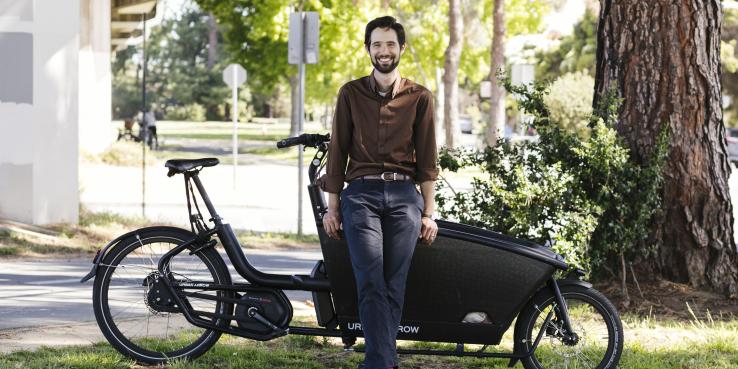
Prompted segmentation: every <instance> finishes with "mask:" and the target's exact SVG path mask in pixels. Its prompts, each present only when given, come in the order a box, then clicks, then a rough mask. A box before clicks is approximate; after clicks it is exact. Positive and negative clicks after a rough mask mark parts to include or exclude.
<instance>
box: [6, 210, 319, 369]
mask: <svg viewBox="0 0 738 369" xmlns="http://www.w3.org/2000/svg"><path fill="white" fill-rule="evenodd" d="M152 225H161V223H155V222H151V221H149V220H147V219H145V218H142V217H129V216H123V215H119V214H115V213H109V212H99V213H96V212H90V211H87V210H85V209H84V208H81V209H80V217H79V224H76V225H75V224H66V223H61V224H55V225H51V226H49V227H47V228H48V230H50V231H52V233H55V234H56V235H55V236H48V235H41V234H38V235H34V234H29V233H23V232H17V231H12V230H4V229H0V257H10V256H23V255H26V256H33V255H48V256H58V257H64V256H69V255H73V254H84V253H92V252H94V251H96V250H97V249H98V248H100V247H102V246H103V245H105V244H106V243H108V242H109V241H110V240H112V239H114V238H116V237H118V236H120V235H121V234H124V233H126V232H129V231H131V230H134V229H138V228H143V227H147V226H152ZM236 233H237V236H238V239H239V241H240V242H241V244H242V245H244V247H246V248H256V249H305V248H317V247H318V244H319V239H318V235H316V234H312V235H303V236H301V237H298V236H297V234H295V233H287V232H254V231H243V230H241V231H237V232H236ZM0 369H2V367H1V366H0Z"/></svg>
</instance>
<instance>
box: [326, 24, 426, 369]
mask: <svg viewBox="0 0 738 369" xmlns="http://www.w3.org/2000/svg"><path fill="white" fill-rule="evenodd" d="M364 46H365V48H366V51H367V53H368V54H369V57H370V59H371V63H372V65H373V66H374V70H373V72H372V73H371V75H369V76H367V77H363V78H360V79H358V80H354V81H351V82H349V83H347V84H345V85H344V86H343V87H341V89H340V91H339V94H338V102H337V104H336V111H335V114H334V120H333V133H332V136H331V142H330V146H329V152H328V162H327V166H326V175H325V176H324V177H323V181H322V188H323V190H324V191H325V192H327V193H328V212H327V213H326V214H325V216H324V218H323V227H324V229H325V231H326V233H327V234H328V235H329V236H330V237H333V238H336V239H338V238H339V237H340V235H339V230H341V229H343V233H344V235H345V237H346V242H347V243H348V247H349V255H350V257H351V265H352V266H353V269H354V277H355V279H356V287H357V291H358V297H359V317H360V320H361V327H362V330H363V333H364V341H365V344H366V354H365V357H364V363H363V364H361V365H360V366H359V367H360V368H367V369H385V368H397V366H398V360H397V349H396V338H397V329H398V326H399V324H400V317H401V314H402V306H403V302H404V298H405V282H406V280H407V273H408V269H409V268H410V261H411V259H412V255H413V251H414V250H415V244H416V243H417V241H418V239H419V238H420V240H421V241H422V242H424V243H431V242H433V240H434V239H435V237H436V234H437V232H438V226H437V225H436V223H435V222H434V221H433V220H432V219H431V214H432V213H433V210H434V207H435V203H434V199H433V196H434V187H433V185H434V181H435V180H436V177H437V176H438V169H437V167H436V160H437V153H436V141H435V129H434V125H435V123H434V121H433V116H434V115H433V95H432V94H431V93H430V91H428V90H427V89H426V88H425V87H423V86H421V85H419V84H416V83H414V82H412V81H410V80H408V79H405V78H401V77H400V73H399V71H398V70H397V66H398V65H399V64H400V57H401V56H402V54H403V53H404V51H405V46H406V45H405V30H404V29H403V27H402V25H401V24H399V23H397V22H396V21H395V19H394V18H392V17H381V18H377V19H375V20H373V21H371V22H369V24H367V26H366V30H365V33H364ZM347 159H348V167H347ZM344 181H345V182H348V183H349V185H348V187H346V189H343V185H344ZM415 183H418V184H420V193H419V192H418V190H417V188H416V187H415ZM339 210H340V211H339Z"/></svg>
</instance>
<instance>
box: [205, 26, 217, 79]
mask: <svg viewBox="0 0 738 369" xmlns="http://www.w3.org/2000/svg"><path fill="white" fill-rule="evenodd" d="M217 61H218V24H217V23H216V22H215V15H213V13H208V62H207V67H208V70H210V69H213V66H214V65H215V63H216V62H217Z"/></svg>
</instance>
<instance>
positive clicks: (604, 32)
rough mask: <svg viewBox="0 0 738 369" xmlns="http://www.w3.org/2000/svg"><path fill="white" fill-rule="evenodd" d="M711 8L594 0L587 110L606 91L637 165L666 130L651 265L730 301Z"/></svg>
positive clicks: (708, 4)
mask: <svg viewBox="0 0 738 369" xmlns="http://www.w3.org/2000/svg"><path fill="white" fill-rule="evenodd" d="M721 21H722V11H721V5H720V1H719V0H678V1H673V0H670V1H666V0H658V1H640V0H620V1H612V0H602V6H601V10H600V26H599V29H598V35H597V73H596V78H595V80H596V82H595V101H594V103H595V105H596V104H597V102H598V100H599V99H600V98H601V97H602V96H603V94H605V93H606V92H607V91H609V90H610V89H611V88H614V89H615V91H617V93H618V94H619V97H620V98H622V99H623V103H622V106H621V107H620V116H619V120H618V126H617V129H618V133H619V134H620V135H621V136H622V137H623V138H624V139H625V141H626V142H627V144H628V145H629V146H630V148H631V150H632V152H633V154H634V155H635V157H636V160H638V161H639V162H641V163H644V162H645V161H646V160H648V158H649V157H650V155H651V153H652V152H653V149H654V145H655V142H656V140H657V136H658V134H659V132H660V130H661V129H662V127H663V126H664V124H668V127H669V129H670V133H671V136H670V139H671V142H670V147H669V156H668V159H667V161H666V166H665V168H664V176H665V178H664V180H665V184H664V189H663V196H664V197H663V210H664V211H663V216H662V217H661V218H660V219H656V220H655V221H654V226H653V229H652V232H653V233H652V236H653V239H655V240H657V241H656V242H657V243H658V256H657V257H656V258H655V260H653V262H654V266H655V269H656V271H657V272H658V273H659V274H660V275H661V276H663V277H665V278H667V279H670V280H673V281H676V282H682V283H689V284H691V285H692V286H695V287H710V288H712V289H715V290H718V291H721V292H724V293H726V294H728V295H731V296H736V294H738V258H737V257H736V248H735V243H734V240H733V207H732V205H731V202H730V193H729V191H728V177H729V175H730V166H729V164H728V156H727V148H726V141H725V128H724V126H723V113H722V107H721V92H720V90H721V86H720V24H721Z"/></svg>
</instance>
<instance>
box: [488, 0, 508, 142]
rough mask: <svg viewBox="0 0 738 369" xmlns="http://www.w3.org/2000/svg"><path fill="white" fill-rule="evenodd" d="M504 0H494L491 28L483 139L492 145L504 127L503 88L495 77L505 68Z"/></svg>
mask: <svg viewBox="0 0 738 369" xmlns="http://www.w3.org/2000/svg"><path fill="white" fill-rule="evenodd" d="M504 5H505V1H504V0H494V17H493V22H494V24H493V30H492V63H491V64H490V66H491V70H490V73H489V80H490V82H492V93H491V96H490V99H489V102H490V108H489V124H487V133H486V135H485V139H486V141H487V145H494V144H495V142H497V138H498V135H499V134H500V132H501V131H502V130H503V129H504V128H505V88H504V87H503V86H502V85H501V84H500V82H499V81H498V79H497V72H498V71H499V70H504V69H505V8H504Z"/></svg>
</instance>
